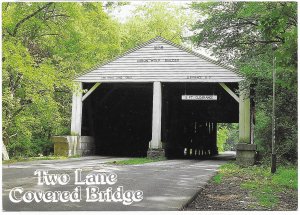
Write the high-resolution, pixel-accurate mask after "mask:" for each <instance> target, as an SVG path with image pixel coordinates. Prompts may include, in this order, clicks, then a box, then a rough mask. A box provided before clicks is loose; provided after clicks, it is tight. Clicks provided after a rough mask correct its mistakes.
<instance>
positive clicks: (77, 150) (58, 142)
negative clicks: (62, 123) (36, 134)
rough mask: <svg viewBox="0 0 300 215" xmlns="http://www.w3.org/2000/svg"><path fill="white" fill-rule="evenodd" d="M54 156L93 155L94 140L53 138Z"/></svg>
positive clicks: (88, 138) (87, 137)
mask: <svg viewBox="0 0 300 215" xmlns="http://www.w3.org/2000/svg"><path fill="white" fill-rule="evenodd" d="M52 142H53V143H54V155H56V156H66V157H68V156H75V155H79V156H85V155H93V154H94V151H95V145H94V139H93V138H92V137H90V136H54V137H52Z"/></svg>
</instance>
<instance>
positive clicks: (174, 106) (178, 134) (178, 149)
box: [162, 83, 239, 158]
mask: <svg viewBox="0 0 300 215" xmlns="http://www.w3.org/2000/svg"><path fill="white" fill-rule="evenodd" d="M227 86H229V87H230V88H231V89H232V90H235V89H236V88H237V87H238V85H237V84H227ZM184 95H216V96H217V100H207V101H205V100H204V101H203V100H182V96H184ZM162 107H163V113H162V141H163V142H164V143H165V152H166V156H167V157H168V158H207V157H210V156H213V155H216V154H217V153H218V150H217V123H233V122H238V120H239V105H238V102H236V101H235V100H234V99H233V98H232V97H231V96H230V95H229V94H228V93H227V92H226V91H225V90H224V89H222V87H221V86H220V85H219V84H217V83H165V84H163V105H162Z"/></svg>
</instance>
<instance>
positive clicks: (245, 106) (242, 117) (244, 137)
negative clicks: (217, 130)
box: [239, 92, 251, 144]
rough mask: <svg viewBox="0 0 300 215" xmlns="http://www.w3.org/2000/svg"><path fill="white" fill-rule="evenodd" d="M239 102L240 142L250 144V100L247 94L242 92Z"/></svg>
mask: <svg viewBox="0 0 300 215" xmlns="http://www.w3.org/2000/svg"><path fill="white" fill-rule="evenodd" d="M239 100H240V101H239V142H240V143H247V144H250V143H251V132H250V128H251V120H250V98H249V96H248V95H247V94H246V93H245V92H241V94H240V99H239Z"/></svg>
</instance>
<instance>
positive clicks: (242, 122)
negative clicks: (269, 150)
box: [236, 90, 256, 166]
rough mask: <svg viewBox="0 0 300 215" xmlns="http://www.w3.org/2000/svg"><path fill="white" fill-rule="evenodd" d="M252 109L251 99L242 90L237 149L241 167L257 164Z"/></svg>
mask: <svg viewBox="0 0 300 215" xmlns="http://www.w3.org/2000/svg"><path fill="white" fill-rule="evenodd" d="M250 111H251V108H250V97H249V95H248V94H247V92H246V91H245V90H240V97H239V143H238V144H237V148H236V160H237V163H238V164H239V165H241V166H250V165H253V164H254V163H255V156H256V145H255V144H251V113H250Z"/></svg>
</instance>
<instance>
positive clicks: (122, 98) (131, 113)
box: [82, 83, 239, 158]
mask: <svg viewBox="0 0 300 215" xmlns="http://www.w3.org/2000/svg"><path fill="white" fill-rule="evenodd" d="M92 86H93V83H91V84H87V83H85V84H84V85H83V89H90V88H91V87H92ZM227 86H228V87H230V88H231V89H232V90H235V89H237V87H238V85H237V84H236V83H232V84H230V83H227ZM182 95H217V100H216V101H197V100H190V101H189V100H182V98H181V97H182ZM152 96H153V85H152V83H102V84H101V85H100V86H99V87H98V88H97V89H96V90H95V91H94V92H93V93H92V94H91V95H90V96H89V97H88V98H87V99H86V100H85V101H84V102H83V112H82V135H83V136H93V137H94V139H95V145H96V152H95V154H98V155H115V156H132V157H134V156H136V157H142V156H146V155H147V150H148V147H149V142H150V140H151V132H152V131H151V129H152ZM238 120H239V105H238V103H237V102H236V101H235V100H234V99H233V98H232V97H231V96H230V95H229V94H228V93H227V92H226V91H225V90H224V89H222V87H221V86H220V85H219V84H218V83H163V84H162V142H163V147H164V149H165V152H166V157H167V158H206V157H209V156H212V155H215V154H217V153H218V151H217V142H216V141H217V123H236V122H238Z"/></svg>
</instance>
